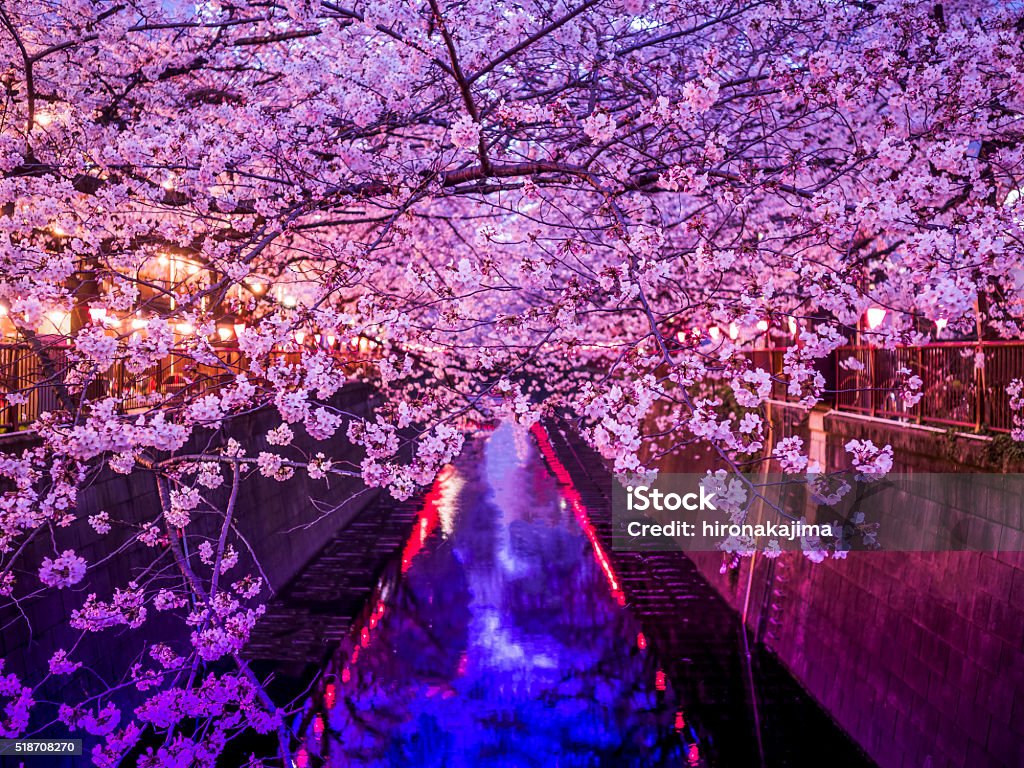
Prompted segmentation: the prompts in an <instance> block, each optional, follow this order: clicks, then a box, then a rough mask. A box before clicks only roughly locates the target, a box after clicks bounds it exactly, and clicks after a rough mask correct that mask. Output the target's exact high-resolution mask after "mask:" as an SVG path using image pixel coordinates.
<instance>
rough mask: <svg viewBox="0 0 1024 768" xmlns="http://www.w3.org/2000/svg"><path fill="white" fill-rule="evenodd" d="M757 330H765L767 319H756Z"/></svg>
mask: <svg viewBox="0 0 1024 768" xmlns="http://www.w3.org/2000/svg"><path fill="white" fill-rule="evenodd" d="M757 330H759V331H761V332H762V333H764V332H765V331H767V330H768V321H767V320H758V321H757Z"/></svg>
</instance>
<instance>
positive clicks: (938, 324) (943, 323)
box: [935, 317, 949, 333]
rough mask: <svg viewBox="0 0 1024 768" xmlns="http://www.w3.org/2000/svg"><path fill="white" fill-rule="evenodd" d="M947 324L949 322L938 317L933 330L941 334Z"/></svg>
mask: <svg viewBox="0 0 1024 768" xmlns="http://www.w3.org/2000/svg"><path fill="white" fill-rule="evenodd" d="M948 324H949V320H947V319H946V318H944V317H940V318H939V319H938V320H936V321H935V330H936V331H938V332H939V333H942V332H943V331H944V330H946V326H947V325H948Z"/></svg>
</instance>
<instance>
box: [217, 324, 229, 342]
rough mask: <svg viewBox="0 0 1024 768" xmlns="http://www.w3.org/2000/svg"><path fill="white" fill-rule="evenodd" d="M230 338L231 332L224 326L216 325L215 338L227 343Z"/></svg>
mask: <svg viewBox="0 0 1024 768" xmlns="http://www.w3.org/2000/svg"><path fill="white" fill-rule="evenodd" d="M231 336H232V331H231V329H230V328H228V326H226V325H218V326H217V337H218V338H219V339H220V340H221V341H227V340H228V339H230V338H231Z"/></svg>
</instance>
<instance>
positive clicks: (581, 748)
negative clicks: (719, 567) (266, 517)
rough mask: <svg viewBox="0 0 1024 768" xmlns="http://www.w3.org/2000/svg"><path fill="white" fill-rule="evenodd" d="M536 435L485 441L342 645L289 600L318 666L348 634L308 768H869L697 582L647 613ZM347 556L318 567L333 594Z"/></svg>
mask: <svg viewBox="0 0 1024 768" xmlns="http://www.w3.org/2000/svg"><path fill="white" fill-rule="evenodd" d="M538 437H539V438H540V441H541V442H540V446H539V447H538V440H537V438H536V437H534V436H533V435H531V434H530V433H529V432H526V431H524V430H521V429H517V428H514V427H512V426H508V425H503V426H501V427H499V428H498V429H497V430H495V431H494V432H491V433H486V434H482V435H480V436H478V437H477V438H475V439H473V440H472V441H469V442H468V443H467V448H466V450H465V451H464V452H463V454H462V455H461V456H460V457H459V458H458V459H457V460H456V462H455V463H454V464H453V465H451V466H449V467H447V468H446V469H445V470H444V471H443V472H442V473H441V474H440V476H439V477H438V478H437V481H436V482H435V484H434V486H433V487H432V488H431V489H430V491H429V493H428V494H426V496H425V498H423V499H422V500H421V503H420V504H419V505H418V506H417V508H416V512H415V517H414V519H412V520H408V519H407V522H406V531H408V530H409V529H410V528H411V534H409V535H408V537H407V538H403V539H402V540H401V541H398V540H395V544H393V555H392V557H391V558H390V559H389V561H388V562H387V563H386V565H384V567H383V568H382V569H379V570H378V572H376V573H375V574H374V582H373V586H372V589H368V590H364V592H365V595H364V599H362V600H361V601H360V603H361V607H360V608H359V610H356V611H353V613H352V617H351V620H347V621H345V622H344V623H343V624H344V631H343V632H340V633H339V631H338V627H339V626H340V624H339V623H338V622H337V621H333V620H326V619H324V620H322V621H318V620H316V618H315V617H311V616H309V615H306V616H305V618H297V614H296V605H295V604H296V603H297V602H301V601H299V600H298V599H297V598H296V596H295V594H296V593H295V591H294V590H292V591H290V592H289V591H286V592H285V593H284V595H283V598H282V601H281V602H280V604H279V605H278V606H277V608H276V610H277V613H278V620H279V621H280V622H281V623H282V624H288V625H292V628H293V630H294V631H296V632H300V633H304V635H305V637H306V639H307V643H306V645H307V647H308V648H311V649H312V648H315V647H316V638H317V637H318V636H319V635H321V634H323V633H327V634H330V633H334V635H338V634H341V637H340V639H339V640H338V642H337V643H336V644H335V650H333V651H332V652H331V653H330V655H329V656H328V657H327V658H326V659H325V660H323V661H322V662H321V663H320V664H319V665H318V666H317V668H316V672H315V674H314V675H313V677H314V681H313V683H312V685H311V687H310V688H309V691H310V693H309V695H308V696H307V697H306V706H305V707H304V708H303V709H302V711H301V713H300V714H299V715H297V716H296V717H295V719H294V721H293V722H292V727H293V729H294V730H295V732H296V733H298V734H299V735H300V739H301V741H302V746H301V748H300V749H299V750H298V752H297V754H296V758H295V763H296V766H297V768H307V767H309V766H320V765H324V766H365V767H367V768H370V767H377V766H380V767H381V768H383V767H384V766H395V767H399V766H410V767H412V766H416V767H417V768H420V767H424V768H427V767H430V766H437V767H438V768H440V767H441V766H445V767H446V768H447V767H450V768H462V767H466V768H469V767H470V766H501V767H502V768H504V767H505V766H508V767H518V766H523V767H524V768H525V767H526V766H538V767H540V766H559V767H560V768H575V767H577V766H580V767H582V766H587V767H596V766H609V767H615V768H618V767H621V768H629V767H630V766H748V765H749V766H757V765H807V764H811V763H814V762H816V761H817V760H818V759H822V758H824V755H825V754H827V753H828V752H831V753H832V754H833V755H837V754H838V755H842V756H843V757H842V758H841V759H839V760H833V761H834V762H836V765H849V766H868V765H870V762H869V761H867V760H866V758H864V757H863V756H862V754H861V753H860V751H859V750H858V749H857V748H856V747H855V746H854V745H852V743H850V742H849V740H848V739H846V737H845V736H844V735H843V734H842V732H841V731H839V730H838V728H836V727H835V726H834V725H833V724H832V723H831V721H829V720H828V718H827V717H825V716H824V714H823V713H822V712H821V711H820V710H819V709H817V708H816V707H815V706H814V705H813V702H810V701H809V699H808V698H807V696H806V695H805V694H803V692H802V691H801V690H800V689H799V687H798V686H796V684H795V683H794V682H793V681H792V680H791V679H789V678H788V677H787V676H786V674H785V672H784V670H781V668H779V666H778V664H777V663H774V664H773V662H772V660H771V659H770V658H767V657H766V656H765V655H764V654H763V653H761V652H755V653H754V654H753V657H752V658H747V657H746V656H745V655H744V649H743V643H742V642H741V636H740V633H739V630H738V622H736V621H735V618H734V616H733V614H732V613H731V611H730V609H729V608H728V607H727V606H725V604H724V603H723V602H722V601H721V600H717V601H716V600H715V599H714V597H713V596H712V595H711V594H710V592H711V590H710V588H709V587H707V585H706V583H704V584H703V587H702V586H701V584H699V583H698V579H699V577H698V578H697V579H690V580H689V581H688V580H687V574H689V576H693V574H692V573H689V572H686V573H684V574H683V576H684V577H683V578H681V579H680V580H679V581H678V583H677V584H676V587H675V588H676V589H677V590H679V594H676V595H674V596H671V598H672V605H671V607H670V609H669V610H666V609H665V605H664V601H661V603H660V608H659V609H658V610H650V605H651V604H650V601H649V600H647V599H645V595H644V589H645V587H644V584H643V579H642V575H641V574H640V573H639V572H638V571H637V567H636V561H635V560H632V561H631V560H630V559H629V558H625V559H623V558H622V557H621V554H622V553H612V552H610V551H609V549H608V548H607V547H608V545H607V543H606V541H604V540H603V536H602V534H601V533H599V527H600V526H596V525H595V523H594V521H593V520H592V519H591V516H590V515H591V512H592V510H591V509H589V508H588V506H587V500H586V499H585V498H584V497H582V496H581V495H580V493H579V492H578V491H577V490H576V489H575V488H574V487H573V486H572V482H571V478H569V477H568V476H567V474H566V470H565V467H564V466H562V465H561V464H560V463H559V461H558V458H557V456H555V455H554V453H553V449H552V446H551V444H550V442H548V441H547V440H546V439H544V436H543V433H539V434H538ZM403 509H404V508H403ZM400 511H401V510H400ZM400 516H401V515H400ZM356 534H357V535H358V531H357V532H356ZM389 535H390V534H389ZM345 540H346V536H345V534H344V533H343V534H342V535H341V536H340V537H339V539H338V542H341V543H343V542H344V541H345ZM350 546H351V544H350ZM337 548H338V545H337V543H336V544H335V546H334V549H332V547H331V546H330V545H329V546H328V547H326V548H325V551H327V552H328V554H327V555H324V556H322V557H321V558H319V559H318V560H315V561H314V562H313V563H312V564H311V566H310V568H312V573H313V574H314V576H313V577H307V581H308V582H311V583H316V584H317V585H318V586H317V588H318V589H319V590H321V591H322V590H324V589H325V584H324V581H325V580H326V581H328V582H329V581H330V579H331V578H338V574H337V573H336V572H332V571H331V565H330V564H331V562H332V561H331V559H330V558H331V557H332V556H333V557H335V560H334V561H333V562H335V563H337V562H339V561H338V560H337V551H336V550H337ZM355 549H357V550H358V549H360V547H359V545H358V544H356V545H355ZM331 552H333V555H332V554H331ZM353 554H354V555H358V552H356V553H353ZM325 557H326V560H325V559H324V558H325ZM680 557H682V556H680ZM683 560H685V558H683ZM620 565H623V566H624V567H625V573H624V574H623V573H620ZM673 567H678V566H673ZM335 570H337V569H335ZM660 570H661V572H664V571H665V568H664V567H661V568H660ZM307 572H309V568H307ZM317 574H320V575H319V576H318V575H317ZM342 578H343V579H344V578H347V577H345V576H342ZM299 581H300V582H301V581H302V578H301V577H300V579H299ZM632 585H635V587H636V591H637V594H636V595H633V589H632ZM326 588H329V586H328V587H326ZM702 588H703V589H704V590H706V591H705V592H701V589H702ZM346 600H347V602H348V603H351V602H352V601H351V599H348V598H346ZM281 616H284V618H283V619H282V618H281ZM268 619H269V622H270V624H271V625H272V624H273V622H274V610H272V611H271V615H270V616H269V617H268ZM296 624H299V625H304V626H303V627H302V628H301V629H295V627H294V625H296ZM310 624H311V625H312V628H311V627H310V626H309V625H310ZM712 633H713V634H714V637H715V639H714V641H713V642H712V641H709V638H710V637H711V635H712ZM324 636H326V635H324ZM680 644H682V645H680ZM280 645H281V644H280V643H279V644H278V647H280ZM285 645H289V646H292V647H298V646H301V643H299V644H298V646H297V645H296V644H295V643H291V642H286V643H285ZM265 650H266V652H267V653H268V655H269V654H270V653H272V652H273V648H272V647H268V648H266V649H265ZM312 658H313V656H307V658H306V662H307V667H308V666H310V665H309V663H308V662H310V661H311V659H312ZM744 659H746V663H745V664H744V663H741V662H743V661H744ZM292 663H293V664H294V663H295V661H294V660H293V662H292ZM300 666H301V665H300ZM698 678H699V679H698ZM754 678H757V679H754ZM759 684H763V685H762V688H763V691H767V700H764V696H763V695H760V694H758V692H757V689H756V686H757V685H759ZM759 697H760V699H761V700H759ZM765 703H768V704H769V709H770V712H768V713H766V714H762V713H759V712H758V711H757V709H758V706H757V705H758V704H765ZM752 705H753V706H752ZM764 718H767V721H768V722H769V723H771V727H772V729H773V733H772V734H769V735H768V738H767V739H766V738H765V734H764V733H763V731H764V722H763V719H764Z"/></svg>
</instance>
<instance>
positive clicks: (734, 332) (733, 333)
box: [729, 323, 740, 341]
mask: <svg viewBox="0 0 1024 768" xmlns="http://www.w3.org/2000/svg"><path fill="white" fill-rule="evenodd" d="M739 335H740V329H739V327H738V326H737V325H736V323H729V338H730V339H732V340H733V341H736V339H737V338H739Z"/></svg>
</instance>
